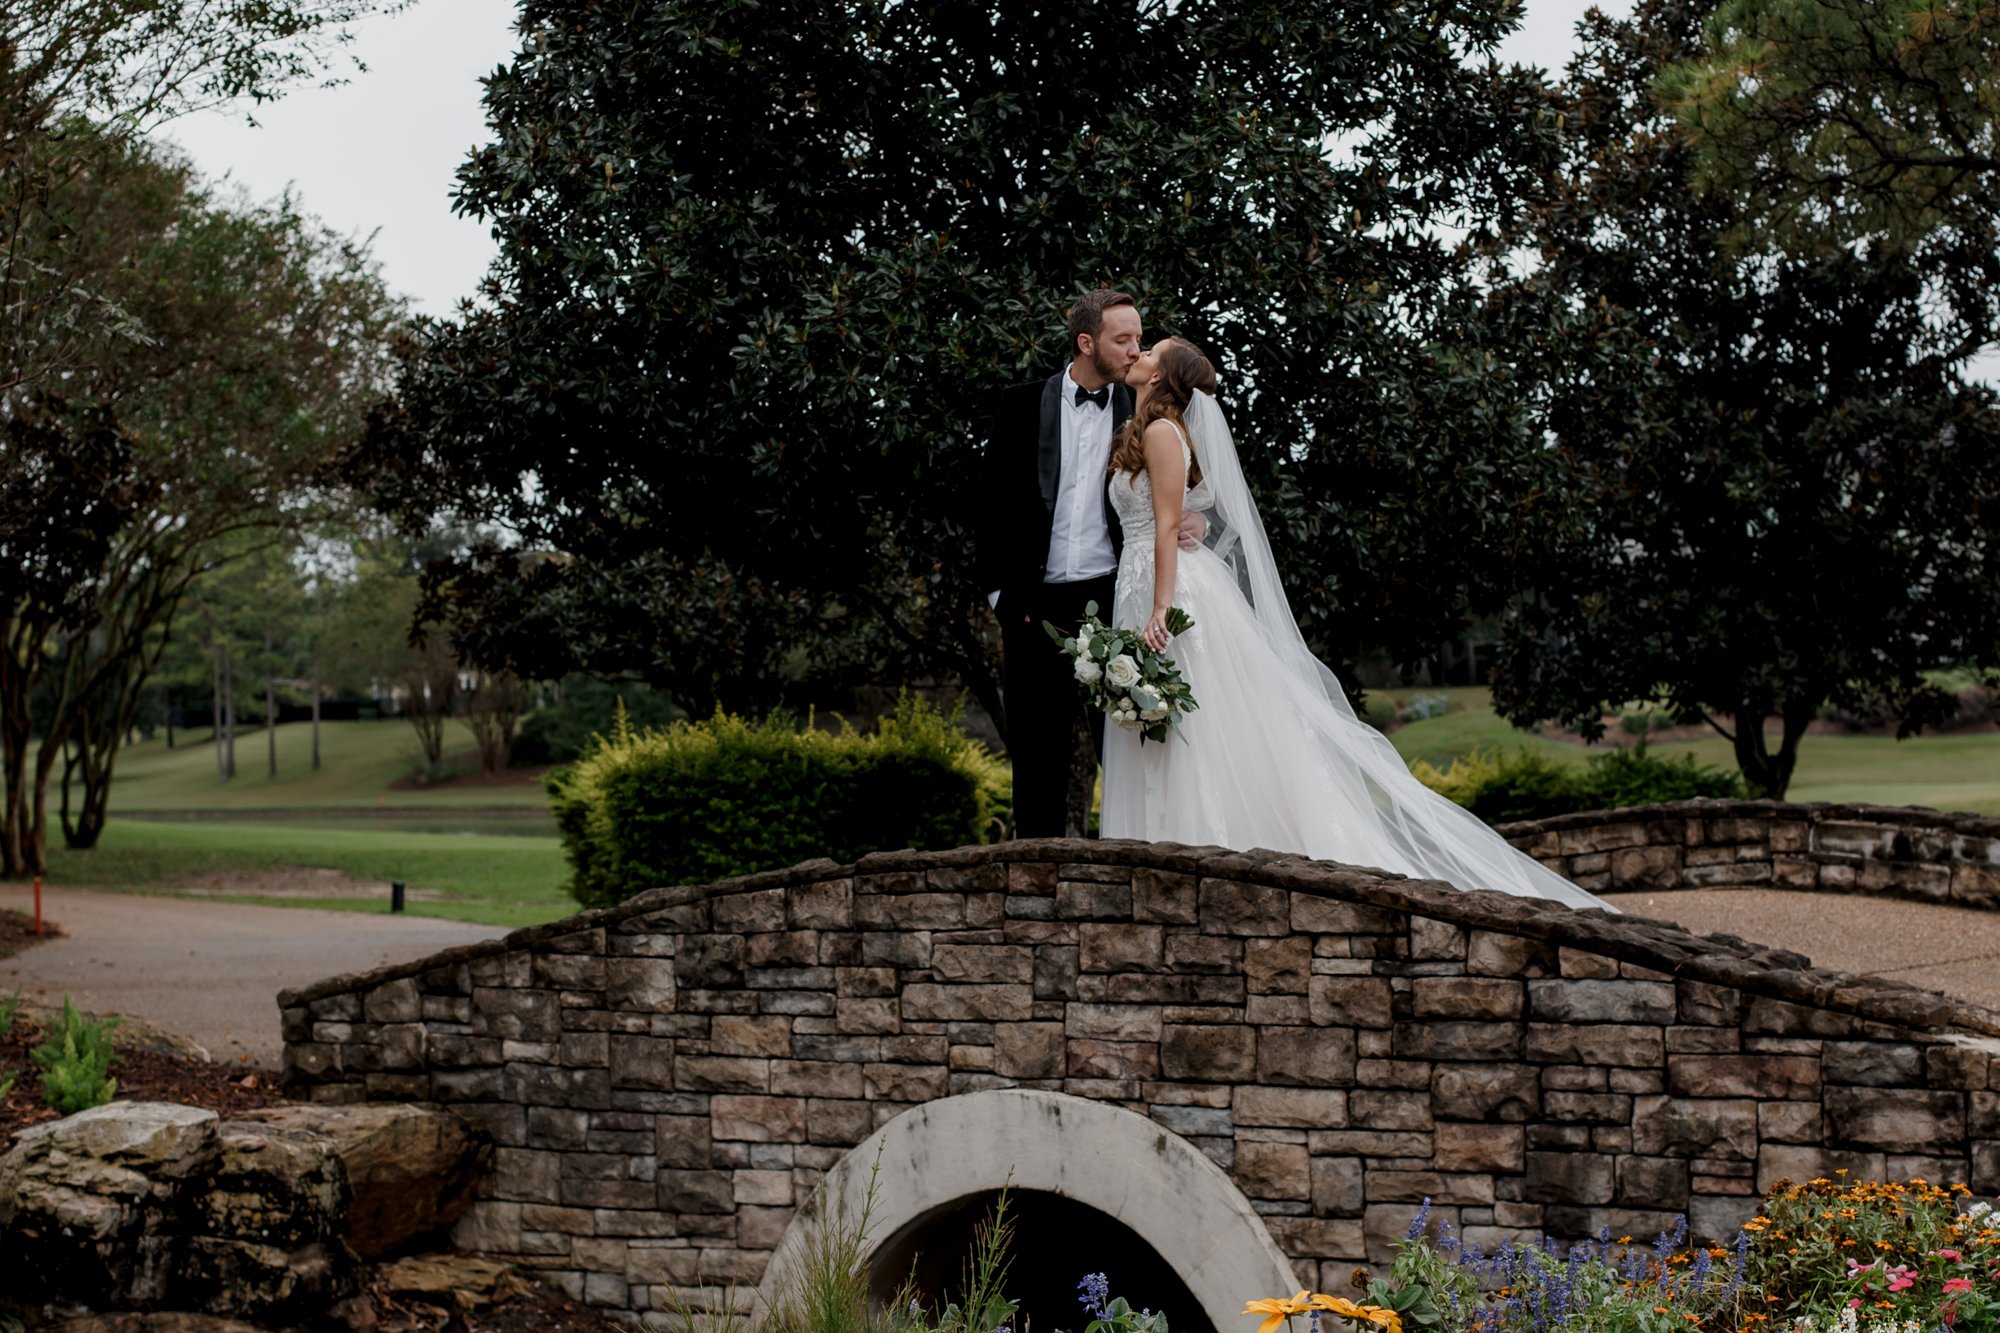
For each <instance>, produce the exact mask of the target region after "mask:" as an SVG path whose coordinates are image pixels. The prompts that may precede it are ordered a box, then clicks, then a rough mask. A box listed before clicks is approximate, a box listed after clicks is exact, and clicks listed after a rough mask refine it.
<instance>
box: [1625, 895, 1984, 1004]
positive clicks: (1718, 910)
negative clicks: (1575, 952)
mask: <svg viewBox="0 0 2000 1333" xmlns="http://www.w3.org/2000/svg"><path fill="white" fill-rule="evenodd" d="M1605 901H1606V902H1609V903H1612V904H1614V905H1616V906H1617V907H1618V908H1619V910H1621V911H1624V912H1629V913H1631V914H1632V915H1634V916H1648V917H1653V918H1655V919H1658V920H1661V921H1671V922H1673V923H1674V924H1675V925H1678V926H1684V927H1686V928H1687V929H1689V930H1692V931H1696V932H1698V933H1700V934H1704V935H1713V934H1718V933H1719V934H1724V935H1737V936H1741V937H1742V938H1743V939H1746V940H1754V941H1756V942H1757V943H1759V944H1771V945H1776V946H1778V947H1779V948H1783V949H1791V950H1793V951H1795V952H1798V953H1802V954H1804V955H1806V956H1807V957H1808V958H1810V959H1812V960H1813V962H1814V963H1815V964H1817V965H1818V966H1820V967H1830V968H1833V969H1835V970H1837V971H1841V972H1859V973H1862V974H1865V975H1871V976H1884V977H1894V978H1895V979H1896V980H1898V981H1907V982H1909V983H1910V984H1911V985H1912V986H1923V987H1925V988H1926V989H1929V990H1936V991H1943V992H1944V993H1945V994H1947V995H1956V996H1958V997H1959V998H1960V999H1964V1000H1970V1001H1971V1002H1972V1003H1974V1004H1979V1005H1984V1006H1986V1007H1987V1008H1989V1009H1996V1010H2000V912H1976V911H1973V910H1971V909H1969V908H1964V907H1940V906H1937V905H1936V904H1933V903H1914V902H1902V901H1899V900H1897V899H1891V898H1867V897H1862V896H1859V895H1851V894H1840V893H1797V892H1790V891H1786V890H1780V889H1684V890H1681V891H1680V892H1677V893H1612V894H1606V895H1605Z"/></svg>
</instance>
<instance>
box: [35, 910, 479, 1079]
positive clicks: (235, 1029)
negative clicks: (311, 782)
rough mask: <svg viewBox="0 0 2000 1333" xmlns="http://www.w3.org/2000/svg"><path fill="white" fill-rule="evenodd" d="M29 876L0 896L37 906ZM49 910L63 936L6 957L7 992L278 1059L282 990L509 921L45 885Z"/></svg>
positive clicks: (227, 1051)
mask: <svg viewBox="0 0 2000 1333" xmlns="http://www.w3.org/2000/svg"><path fill="white" fill-rule="evenodd" d="M33 904H34V895H33V892H32V890H31V889H30V888H29V887H27V886H25V885H15V884H0V907H11V908H14V909H15V910H17V911H22V912H27V911H31V910H33ZM42 911H43V913H44V914H45V915H46V916H47V917H48V919H49V920H51V921H59V922H61V923H62V928H63V931H64V934H65V938H63V939H59V940H49V941H47V942H45V943H42V944H37V945H35V946H34V947H32V948H29V949H24V950H22V951H21V952H20V953H18V954H16V955H14V956H13V957H12V958H4V959H0V996H5V995H11V994H13V992H14V990H15V988H16V987H19V988H20V990H21V991H22V993H23V994H25V995H27V996H28V997H30V998H32V999H37V1000H40V1001H42V1002H44V1003H48V1004H61V1003H62V998H63V996H64V995H65V994H67V995H69V996H70V997H71V998H72V999H74V1000H75V1001H76V1004H77V1007H78V1008H80V1009H84V1010H87V1011H90V1012H93V1013H100V1014H105V1013H125V1014H137V1015H139V1016H141V1017H143V1018H145V1019H147V1020H149V1021H150V1022H152V1023H154V1024H156V1025H158V1026H160V1027H163V1028H166V1029H167V1030H168V1031H170V1032H178V1033H180V1034H182V1035H183V1036H187V1037H191V1038H193V1039H194V1040H195V1041H198V1042H200V1043H201V1044H202V1045H203V1046H205V1047H207V1048H208V1050H209V1053H210V1054H212V1055H213V1056H215V1057H216V1058H217V1059H219V1060H237V1059H239V1058H242V1057H246V1056H247V1057H248V1058H249V1061H250V1063H252V1064H258V1065H269V1066H276V1065H277V1063H278V1058H279V1055H280V1053H281V1052H282V1050H283V1048H284V1043H283V1042H282V1041H280V1040H279V1036H278V1005H277V996H278V992H279V991H281V990H286V989H289V988H291V987H295V986H304V985H308V984H310V983H312V982H315V981H318V980H320V979H321V978H323V977H330V976H334V975H336V974H338V973H342V972H365V971H367V970H368V969H369V968H373V967H380V966H381V965H382V964H384V963H394V962H403V961H406V960H408V959H412V958H421V957H423V956H424V955H426V954H431V953H436V952H437V951H438V950H439V949H449V948H451V947H452V946H453V945H457V944H470V943H472V942H473V941H475V940H483V939H491V938H492V937H494V936H496V935H504V934H506V933H507V932H506V931H505V930H504V929H502V928H501V927H498V926H476V925H467V924H464V923H462V922H457V921H439V920H436V919H435V918H431V917H419V916H390V915H389V914H388V913H386V912H384V913H380V914H375V913H366V914H364V913H361V912H327V911H317V910H313V909H310V908H299V907H260V906H253V905H248V904H242V903H219V902H205V901H202V900H200V899H196V898H170V897H153V896H149V895H146V894H138V893H92V892H89V891H86V890H81V889H62V890H56V889H49V888H44V890H43V895H42Z"/></svg>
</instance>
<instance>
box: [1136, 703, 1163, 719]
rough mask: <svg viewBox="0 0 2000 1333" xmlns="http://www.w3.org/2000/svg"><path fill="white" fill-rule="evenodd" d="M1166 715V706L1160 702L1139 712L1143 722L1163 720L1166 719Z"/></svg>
mask: <svg viewBox="0 0 2000 1333" xmlns="http://www.w3.org/2000/svg"><path fill="white" fill-rule="evenodd" d="M1166 717H1167V706H1166V705H1165V704H1160V705H1158V706H1156V707H1153V708H1148V709H1147V710H1146V711H1145V712H1143V713H1141V714H1139V718H1140V720H1141V721H1144V722H1164V721H1165V720H1166Z"/></svg>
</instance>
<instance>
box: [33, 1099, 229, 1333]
mask: <svg viewBox="0 0 2000 1333" xmlns="http://www.w3.org/2000/svg"><path fill="white" fill-rule="evenodd" d="M219 1123H220V1122H219V1120H218V1119H217V1117H216V1115H215V1113H214V1112H213V1111H203V1110H198V1109H196V1108H195V1107H191V1106H175V1105H171V1104H169V1103H165V1102H112V1103H110V1104H108V1105H105V1106H99V1107H96V1108H94V1109H92V1110H88V1111H80V1112H78V1113H77V1114H75V1115H72V1116H65V1117H64V1118H63V1119H61V1120H56V1121H51V1122H50V1123H48V1124H46V1125H37V1126H35V1127H34V1128H33V1129H29V1130H25V1131H23V1132H22V1133H21V1134H20V1135H19V1136H17V1138H16V1139H15V1143H14V1147H13V1150H12V1151H10V1152H9V1153H8V1154H7V1155H6V1156H5V1157H0V1235H4V1237H5V1239H4V1241H3V1242H0V1245H4V1249H5V1251H6V1253H7V1257H8V1260H9V1266H10V1267H11V1268H12V1269H13V1270H14V1272H15V1273H16V1274H17V1275H18V1276H17V1279H16V1281H18V1283H19V1286H18V1287H17V1288H15V1289H14V1290H12V1291H10V1292H9V1293H8V1294H9V1295H10V1297H13V1298H15V1299H23V1300H28V1301H34V1300H39V1299H45V1298H59V1297H62V1296H65V1295H73V1296H75V1297H78V1298H80V1299H81V1300H83V1301H85V1302H86V1303H87V1304H86V1308H88V1306H104V1305H108V1306H112V1307H118V1306H135V1305H137V1306H144V1305H158V1304H161V1303H163V1301H164V1298H165V1297H166V1296H167V1294H168V1291H169V1289H170V1288H171V1286H172V1285H173V1283H174V1281H175V1280H176V1278H177V1277H178V1271H177V1269H178V1264H179V1259H180V1242H181V1239H182V1237H184V1236H185V1234H186V1229H185V1212H186V1207H185V1204H186V1195H187V1193H188V1185H189V1184H190V1182H194V1183H195V1184H197V1185H199V1183H200V1182H201V1181H203V1180H204V1179H205V1178H206V1177H207V1175H208V1174H209V1172H210V1171H211V1170H212V1169H213V1168H214V1166H215V1164H216V1162H217V1161H218V1160H219V1159H220V1157H221V1155H222V1147H221V1142H220V1136H219V1134H218V1132H217V1127H218V1125H219ZM10 1285H11V1284H10Z"/></svg>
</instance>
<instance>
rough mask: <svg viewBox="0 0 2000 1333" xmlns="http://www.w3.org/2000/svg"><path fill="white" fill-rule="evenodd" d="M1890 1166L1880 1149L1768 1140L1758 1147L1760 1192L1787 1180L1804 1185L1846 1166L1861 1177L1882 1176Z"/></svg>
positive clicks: (1758, 1187)
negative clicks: (1843, 1148)
mask: <svg viewBox="0 0 2000 1333" xmlns="http://www.w3.org/2000/svg"><path fill="white" fill-rule="evenodd" d="M1887 1169H1888V1162H1887V1160H1886V1158H1885V1156H1884V1154H1882V1153H1879V1152H1843V1151H1839V1150H1836V1149H1829V1148H1814V1147H1809V1146H1805V1145H1797V1146H1794V1145H1788V1144H1779V1143H1767V1144H1765V1145H1764V1146H1763V1147H1762V1148H1760V1149H1758V1151H1757V1192H1758V1193H1759V1194H1767V1193H1769V1192H1770V1191H1771V1190H1773V1189H1775V1188H1776V1187H1777V1186H1778V1184H1779V1183H1780V1182H1782V1181H1787V1180H1789V1181H1791V1182H1792V1183H1793V1184H1797V1185H1803V1184H1804V1183H1805V1182H1806V1181H1808V1180H1812V1179H1815V1178H1817V1177H1819V1176H1832V1175H1833V1174H1834V1173H1835V1172H1838V1171H1842V1170H1844V1171H1846V1172H1847V1173H1848V1175H1850V1176H1852V1177H1854V1178H1855V1179H1858V1180H1881V1179H1882V1178H1883V1175H1884V1173H1885V1172H1886V1171H1887Z"/></svg>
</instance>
